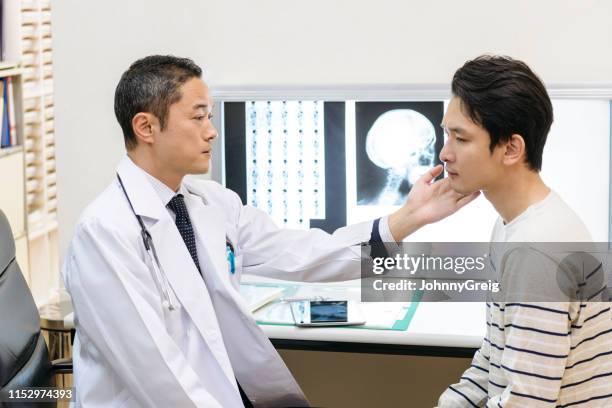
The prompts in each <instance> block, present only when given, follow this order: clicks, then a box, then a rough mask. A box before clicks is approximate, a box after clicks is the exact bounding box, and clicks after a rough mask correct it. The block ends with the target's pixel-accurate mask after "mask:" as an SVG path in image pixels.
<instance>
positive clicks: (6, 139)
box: [0, 79, 11, 148]
mask: <svg viewBox="0 0 612 408" xmlns="http://www.w3.org/2000/svg"><path fill="white" fill-rule="evenodd" d="M6 89H7V86H6V80H5V79H2V107H1V109H0V110H1V112H2V130H1V131H0V147H1V148H5V147H10V146H11V140H10V135H11V133H10V132H11V131H10V127H9V123H8V109H7V106H6V105H7V103H6Z"/></svg>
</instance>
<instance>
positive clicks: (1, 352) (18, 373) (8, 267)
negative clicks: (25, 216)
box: [0, 210, 72, 407]
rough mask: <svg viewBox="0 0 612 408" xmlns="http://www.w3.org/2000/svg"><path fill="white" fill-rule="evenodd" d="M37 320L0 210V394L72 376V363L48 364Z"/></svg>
mask: <svg viewBox="0 0 612 408" xmlns="http://www.w3.org/2000/svg"><path fill="white" fill-rule="evenodd" d="M39 319H40V316H39V314H38V310H37V308H36V304H35V303H34V298H33V297H32V294H31V292H30V289H29V288H28V285H27V283H26V281H25V279H24V277H23V275H22V273H21V270H20V269H19V265H17V260H16V259H15V241H14V240H13V234H12V232H11V227H10V225H9V223H8V220H7V218H6V216H5V215H4V213H3V212H2V211H1V210H0V394H2V393H3V392H7V391H8V390H10V389H17V388H24V387H52V386H54V385H55V378H54V376H55V374H64V373H71V372H72V360H71V359H62V360H55V361H49V353H48V350H47V345H46V343H45V340H44V338H43V336H42V333H41V331H40V322H39ZM0 406H4V405H2V402H0ZM17 406H20V407H25V406H26V405H25V404H18V405H17ZM37 406H40V405H37Z"/></svg>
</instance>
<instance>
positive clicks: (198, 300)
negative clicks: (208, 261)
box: [151, 215, 234, 383]
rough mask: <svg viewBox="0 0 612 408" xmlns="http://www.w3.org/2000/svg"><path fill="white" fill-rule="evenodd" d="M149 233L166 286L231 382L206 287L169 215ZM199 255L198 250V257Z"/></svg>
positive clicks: (230, 370)
mask: <svg viewBox="0 0 612 408" xmlns="http://www.w3.org/2000/svg"><path fill="white" fill-rule="evenodd" d="M151 236H152V237H153V243H154V244H155V248H156V249H157V252H158V256H159V261H160V263H161V265H162V267H163V269H164V271H166V274H167V276H168V281H169V282H170V286H171V287H172V289H173V290H174V293H175V294H176V296H177V298H178V299H179V301H180V303H181V305H182V306H183V307H184V308H185V310H186V311H187V313H188V314H189V316H190V317H191V319H192V321H193V323H194V324H195V326H196V327H197V329H198V331H199V332H200V334H201V336H202V338H204V340H205V341H206V343H207V344H208V347H209V349H210V350H211V352H212V353H213V355H214V356H215V358H216V359H217V361H218V363H219V366H220V367H221V368H222V369H223V372H224V373H225V375H226V376H227V378H228V380H229V381H231V382H232V383H233V382H234V373H233V370H232V367H231V364H230V362H229V359H228V357H227V350H226V349H225V346H224V344H223V341H222V339H221V336H218V335H217V333H221V329H220V327H219V323H218V321H217V317H216V314H215V309H214V307H213V304H212V302H211V299H210V295H209V292H208V288H207V287H206V285H205V284H204V281H203V280H202V277H201V276H200V272H199V271H198V269H197V268H196V266H195V264H194V262H193V260H192V259H191V256H190V254H189V250H188V249H187V247H186V246H185V243H184V241H183V239H182V237H181V235H180V233H179V231H178V229H177V228H176V225H175V224H174V222H173V220H172V218H170V216H169V215H168V217H166V218H164V219H161V220H159V221H158V222H157V223H156V224H155V225H154V226H153V227H152V228H151ZM202 255H203V254H200V253H198V256H199V257H201V256H202Z"/></svg>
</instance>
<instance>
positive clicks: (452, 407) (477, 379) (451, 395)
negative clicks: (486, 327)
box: [438, 339, 490, 408]
mask: <svg viewBox="0 0 612 408" xmlns="http://www.w3.org/2000/svg"><path fill="white" fill-rule="evenodd" d="M489 355H490V344H489V342H488V341H487V339H485V340H484V341H483V342H482V346H480V349H479V350H478V351H477V352H476V354H475V355H474V358H473V359H472V364H471V365H470V367H469V368H468V369H467V370H465V372H464V373H463V375H462V376H461V379H460V380H459V382H458V383H456V384H453V385H450V386H449V387H448V388H447V389H446V391H444V393H443V394H442V395H441V396H440V399H439V400H438V408H463V407H465V408H472V407H483V406H484V404H485V403H486V401H487V398H488V391H487V389H488V383H489Z"/></svg>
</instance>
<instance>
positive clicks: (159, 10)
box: [53, 0, 612, 254]
mask: <svg viewBox="0 0 612 408" xmlns="http://www.w3.org/2000/svg"><path fill="white" fill-rule="evenodd" d="M177 4H181V5H182V7H180V8H179V7H176V6H172V7H171V6H169V3H168V2H163V1H159V0H157V1H152V0H150V1H145V0H132V1H129V2H122V1H118V0H108V1H105V2H93V1H89V2H83V1H78V0H64V1H61V2H54V4H53V7H54V9H53V30H54V31H53V36H54V43H55V44H54V47H55V54H54V61H55V66H54V69H55V72H54V74H55V99H56V100H55V104H56V107H55V110H56V118H57V119H56V122H55V125H56V135H57V172H58V189H59V192H58V196H59V222H60V249H61V253H62V254H63V253H64V252H65V250H66V247H67V245H68V242H69V240H70V237H71V235H72V233H73V228H74V225H75V222H76V220H77V218H78V215H79V213H80V212H81V211H82V209H83V208H84V206H85V205H86V204H87V203H88V202H89V201H91V200H92V199H93V198H94V197H95V195H96V194H98V193H99V192H100V191H101V190H102V189H103V188H104V186H105V185H106V184H107V183H108V182H109V181H110V180H111V179H112V177H113V170H114V168H115V165H116V164H117V162H118V160H119V159H120V157H121V155H122V152H123V144H122V137H121V134H120V129H119V127H118V125H117V124H116V123H115V119H114V115H113V110H112V107H113V93H114V88H115V86H116V83H117V81H118V79H119V77H120V75H121V73H122V72H123V71H124V70H125V69H126V68H127V67H128V65H129V64H130V63H131V62H132V61H133V60H135V59H136V58H138V57H141V56H144V55H147V54H150V53H172V54H177V55H185V56H190V57H192V58H193V59H195V60H196V61H197V62H198V63H200V64H201V65H202V66H203V67H204V68H205V69H206V71H207V76H208V78H209V82H210V84H211V85H212V87H213V90H214V87H215V86H220V87H221V86H231V85H235V86H242V85H292V86H295V85H306V86H308V85H325V84H428V83H448V82H449V80H450V78H451V76H452V73H453V72H454V70H455V69H456V68H457V67H458V66H460V65H461V64H462V63H463V62H464V61H465V60H466V59H469V58H470V57H474V56H476V55H478V54H481V53H484V52H494V53H504V54H509V55H512V56H514V57H517V58H521V59H524V60H526V61H527V62H528V63H529V64H530V65H531V66H532V67H533V68H534V70H535V71H536V72H538V73H539V74H540V75H541V76H542V77H543V78H544V79H545V80H546V82H548V83H551V84H576V83H582V82H595V83H600V84H602V83H606V84H610V83H612V54H611V53H609V52H605V51H606V50H610V49H612V25H610V24H609V21H608V20H609V16H610V15H612V2H608V1H605V0H601V1H595V0H585V1H581V2H575V1H569V0H566V1H557V0H542V1H538V2H533V1H526V0H523V1H515V2H490V1H486V0H478V1H476V0H474V1H463V2H452V1H441V0H435V1H429V2H423V1H405V2H397V1H392V0H381V1H378V2H376V3H372V2H366V1H347V0H335V1H333V2H329V1H322V0H314V1H310V2H302V3H298V2H286V1H281V0H266V1H262V0H260V1H246V0H244V1H226V2H203V1H201V0H185V1H183V2H181V3H177Z"/></svg>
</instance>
